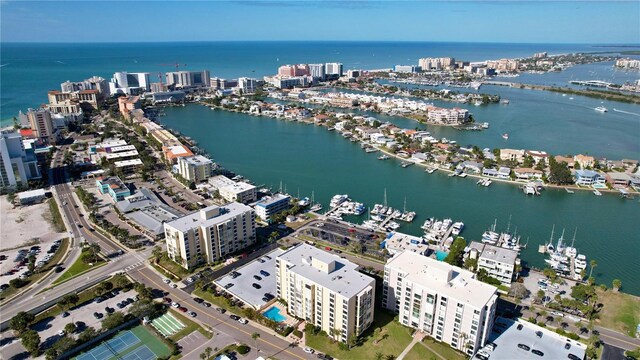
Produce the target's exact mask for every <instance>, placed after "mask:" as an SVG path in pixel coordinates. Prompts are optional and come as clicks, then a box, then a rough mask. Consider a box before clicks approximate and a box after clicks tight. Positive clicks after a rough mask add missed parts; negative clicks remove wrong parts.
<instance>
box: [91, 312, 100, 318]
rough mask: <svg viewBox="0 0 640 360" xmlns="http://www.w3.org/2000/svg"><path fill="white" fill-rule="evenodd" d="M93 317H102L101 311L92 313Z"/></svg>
mask: <svg viewBox="0 0 640 360" xmlns="http://www.w3.org/2000/svg"><path fill="white" fill-rule="evenodd" d="M93 317H94V318H96V319H102V313H99V312H94V313H93Z"/></svg>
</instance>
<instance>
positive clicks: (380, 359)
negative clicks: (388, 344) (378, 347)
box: [374, 351, 384, 360]
mask: <svg viewBox="0 0 640 360" xmlns="http://www.w3.org/2000/svg"><path fill="white" fill-rule="evenodd" d="M383 357H384V355H382V353H381V352H380V351H378V352H377V353H376V355H375V358H374V359H375V360H382V358H383Z"/></svg>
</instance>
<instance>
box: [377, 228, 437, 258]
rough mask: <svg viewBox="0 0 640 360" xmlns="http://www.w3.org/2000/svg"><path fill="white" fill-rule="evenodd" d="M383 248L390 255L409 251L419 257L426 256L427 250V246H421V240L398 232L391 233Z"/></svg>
mask: <svg viewBox="0 0 640 360" xmlns="http://www.w3.org/2000/svg"><path fill="white" fill-rule="evenodd" d="M385 247H386V248H387V250H388V251H390V252H391V253H399V252H402V251H404V250H409V251H412V252H415V253H418V254H421V255H426V253H427V252H428V250H429V245H427V244H423V241H422V238H419V237H417V236H412V235H407V234H403V233H400V232H395V233H393V235H392V236H391V237H390V238H388V239H387V240H385Z"/></svg>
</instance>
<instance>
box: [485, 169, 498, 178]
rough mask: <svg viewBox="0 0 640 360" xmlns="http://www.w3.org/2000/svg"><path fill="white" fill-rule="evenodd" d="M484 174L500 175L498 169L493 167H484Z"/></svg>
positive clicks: (490, 175)
mask: <svg viewBox="0 0 640 360" xmlns="http://www.w3.org/2000/svg"><path fill="white" fill-rule="evenodd" d="M482 175H483V176H489V177H498V171H497V170H496V169H493V168H485V169H482Z"/></svg>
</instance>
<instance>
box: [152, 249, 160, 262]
mask: <svg viewBox="0 0 640 360" xmlns="http://www.w3.org/2000/svg"><path fill="white" fill-rule="evenodd" d="M151 255H153V257H154V258H156V260H160V258H162V248H161V247H160V246H154V247H153V250H151Z"/></svg>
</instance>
